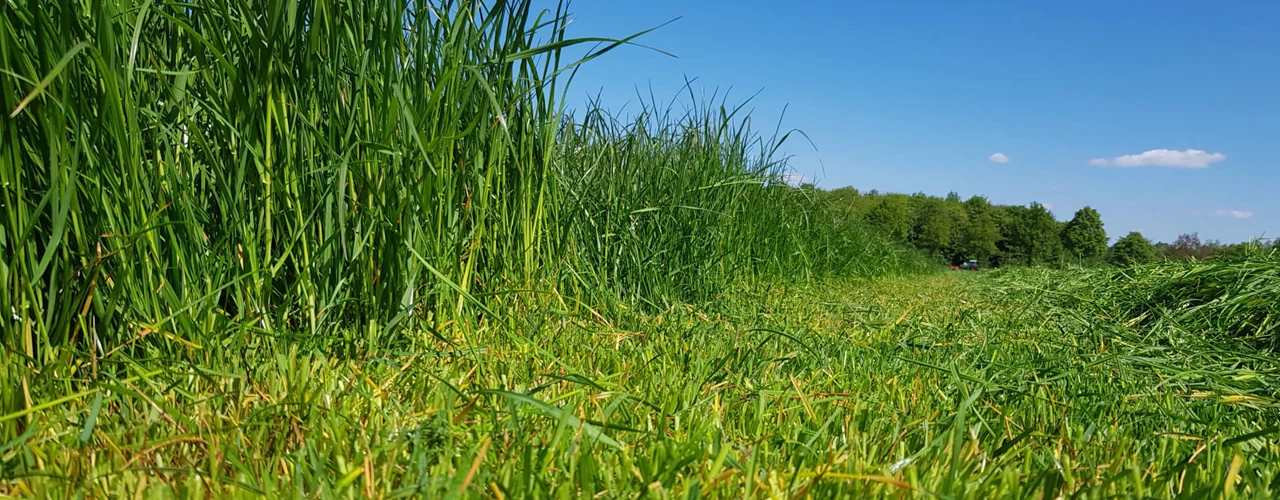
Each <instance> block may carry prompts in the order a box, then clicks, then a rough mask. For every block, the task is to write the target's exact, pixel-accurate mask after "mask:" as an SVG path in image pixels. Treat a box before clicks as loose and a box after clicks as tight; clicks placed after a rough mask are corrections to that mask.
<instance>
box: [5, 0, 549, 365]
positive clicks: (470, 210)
mask: <svg viewBox="0 0 1280 500" xmlns="http://www.w3.org/2000/svg"><path fill="white" fill-rule="evenodd" d="M8 5H9V6H8V7H7V8H6V11H7V14H6V15H5V26H4V29H3V33H2V34H0V47H2V48H0V60H3V67H4V68H5V69H6V73H5V75H4V76H3V77H0V85H2V86H3V87H0V95H2V96H3V97H2V98H3V103H4V109H5V111H6V112H5V115H6V116H5V118H4V119H3V122H0V130H2V134H3V136H4V144H5V147H4V154H3V160H0V162H2V163H0V175H3V186H4V188H3V201H2V202H3V205H4V214H5V219H6V220H5V227H6V230H5V240H6V241H5V242H4V248H5V250H4V252H5V255H4V269H3V276H2V278H3V281H4V283H5V286H3V287H0V289H3V291H0V308H3V310H5V311H6V313H8V314H11V315H12V316H13V319H14V323H13V324H14V325H17V326H18V327H19V330H20V331H19V332H17V338H18V339H20V341H19V342H18V343H19V344H20V345H21V349H20V351H21V352H22V353H24V354H25V355H26V356H28V357H31V358H33V359H34V360H37V362H44V361H47V360H50V359H52V358H54V357H56V352H57V347H59V346H80V347H85V348H88V347H90V346H92V347H93V349H94V350H96V351H98V352H104V351H105V350H111V349H115V348H121V347H123V348H125V349H128V347H124V346H125V345H126V344H128V343H130V342H133V341H135V340H141V337H149V338H154V339H163V340H159V341H158V342H159V343H162V344H165V345H169V346H172V347H174V348H182V347H184V346H186V347H191V346H193V345H196V344H199V343H201V342H205V341H210V340H211V341H214V342H219V341H221V339H229V338H231V336H228V335H221V334H223V333H226V332H230V331H235V332H241V333H274V334H282V333H284V332H292V333H297V334H302V335H304V336H315V335H321V334H323V333H324V332H327V331H331V330H332V329H333V328H334V327H337V326H342V327H361V328H363V327H366V326H367V327H369V328H371V329H379V330H385V329H393V328H395V327H396V326H398V325H404V324H406V323H407V321H406V320H411V319H420V320H425V321H428V322H430V323H439V322H442V321H446V320H449V319H451V318H453V317H455V316H457V315H458V314H459V312H461V310H462V308H463V299H462V297H464V296H466V295H469V294H481V293H484V292H491V291H493V290H497V289H500V288H501V287H504V286H508V284H509V283H512V282H523V281H528V280H532V279H533V278H534V277H535V276H536V274H537V271H538V269H539V267H540V266H541V265H543V264H545V263H546V259H544V258H543V256H544V255H546V253H547V251H548V242H549V241H551V240H550V238H548V237H547V234H546V232H547V231H548V230H549V229H550V228H555V225H554V224H549V223H548V219H549V217H551V216H552V214H553V213H554V211H553V210H551V207H552V206H553V205H554V204H555V203H556V200H555V196H556V194H557V193H556V190H555V189H554V186H553V185H552V184H551V182H552V181H553V179H554V176H553V172H552V159H553V154H554V150H555V147H554V144H555V141H556V137H557V128H558V126H559V120H558V118H557V117H558V101H557V95H556V89H557V87H556V85H555V81H556V71H557V70H558V57H559V56H558V54H559V52H558V48H559V47H561V46H564V45H566V44H568V43H572V41H567V40H565V39H564V26H565V22H566V21H565V17H564V15H563V12H555V13H538V12H535V11H533V10H532V9H531V7H530V3H529V2H499V3H496V4H493V5H491V6H490V5H485V4H483V3H480V2H470V1H459V2H454V1H444V2H435V3H429V4H423V3H420V2H410V1H408V0H400V1H388V2H349V1H341V0H338V1H329V0H320V1H314V2H312V1H307V2H277V1H272V2H265V3H258V2H235V1H233V2H225V3H211V4H199V5H191V4H164V3H153V2H142V1H129V0H114V1H112V0H108V1H95V2H81V1H63V2H18V3H17V4H14V3H12V2H11V3H9V4H8ZM197 333H207V334H210V335H208V336H207V337H205V338H204V339H203V340H197V339H195V338H193V335H196V334H197ZM250 336H252V335H250Z"/></svg>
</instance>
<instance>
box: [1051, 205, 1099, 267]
mask: <svg viewBox="0 0 1280 500" xmlns="http://www.w3.org/2000/svg"><path fill="white" fill-rule="evenodd" d="M1062 246H1063V248H1064V250H1066V252H1067V254H1068V255H1069V256H1071V258H1073V259H1075V260H1077V261H1080V262H1094V261H1097V260H1099V259H1102V258H1103V257H1105V256H1106V254H1107V231H1106V230H1105V229H1103V227H1102V216H1100V215H1098V211H1097V210H1094V209H1093V208H1092V207H1084V208H1081V209H1080V210H1077V211H1076V214H1075V217H1072V218H1071V221H1070V222H1067V225H1066V227H1064V228H1063V230H1062Z"/></svg>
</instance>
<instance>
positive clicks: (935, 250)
mask: <svg viewBox="0 0 1280 500" xmlns="http://www.w3.org/2000/svg"><path fill="white" fill-rule="evenodd" d="M953 225H954V221H953V220H952V216H951V213H950V212H949V211H947V207H946V206H945V205H944V202H943V201H942V200H941V199H938V198H926V199H924V200H922V201H921V202H920V212H919V215H918V216H917V217H916V220H915V224H914V225H913V226H912V228H911V244H912V245H915V247H916V248H919V249H921V250H923V251H924V252H925V253H927V254H928V255H929V256H931V257H934V258H937V259H942V258H943V253H944V252H945V251H946V250H947V249H948V248H950V247H951V228H952V226H953Z"/></svg>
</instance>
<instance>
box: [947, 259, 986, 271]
mask: <svg viewBox="0 0 1280 500" xmlns="http://www.w3.org/2000/svg"><path fill="white" fill-rule="evenodd" d="M951 270H953V271H956V270H959V271H981V270H982V267H980V266H978V261H977V260H976V259H969V260H967V261H965V263H964V264H960V265H958V266H951Z"/></svg>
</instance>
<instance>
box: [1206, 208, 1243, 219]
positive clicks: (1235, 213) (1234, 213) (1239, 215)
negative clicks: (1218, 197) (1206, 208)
mask: <svg viewBox="0 0 1280 500" xmlns="http://www.w3.org/2000/svg"><path fill="white" fill-rule="evenodd" d="M1213 215H1217V216H1219V217H1232V218H1236V219H1248V218H1250V217H1253V212H1250V211H1248V210H1218V211H1215V212H1213Z"/></svg>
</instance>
